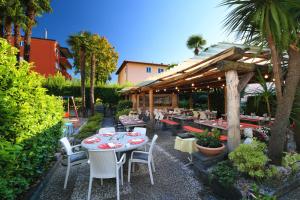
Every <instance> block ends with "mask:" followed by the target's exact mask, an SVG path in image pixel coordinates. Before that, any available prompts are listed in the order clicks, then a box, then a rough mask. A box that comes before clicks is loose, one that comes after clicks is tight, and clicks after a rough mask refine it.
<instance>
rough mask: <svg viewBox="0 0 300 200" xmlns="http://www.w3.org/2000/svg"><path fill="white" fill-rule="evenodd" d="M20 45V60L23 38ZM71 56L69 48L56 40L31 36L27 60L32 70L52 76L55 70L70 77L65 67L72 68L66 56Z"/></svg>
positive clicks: (22, 51)
mask: <svg viewBox="0 0 300 200" xmlns="http://www.w3.org/2000/svg"><path fill="white" fill-rule="evenodd" d="M13 42H14V41H12V43H13ZM20 46H21V47H20V59H21V60H22V59H23V58H24V41H23V38H22V40H21V42H20ZM71 57H72V55H71V53H70V51H69V49H68V48H66V47H61V46H60V45H59V44H58V42H57V41H56V40H51V39H43V38H35V37H32V38H31V45H30V59H29V60H30V62H32V63H33V66H34V67H33V69H32V70H34V71H36V72H38V73H39V74H41V75H43V76H45V77H48V76H53V75H55V74H56V73H57V72H60V73H62V74H63V75H64V76H65V77H66V78H68V79H72V76H71V75H70V74H69V73H68V72H67V69H71V68H72V65H71V64H70V62H69V61H68V58H71Z"/></svg>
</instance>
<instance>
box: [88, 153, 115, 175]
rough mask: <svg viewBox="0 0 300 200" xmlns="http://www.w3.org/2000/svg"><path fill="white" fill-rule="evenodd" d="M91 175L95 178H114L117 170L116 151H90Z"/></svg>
mask: <svg viewBox="0 0 300 200" xmlns="http://www.w3.org/2000/svg"><path fill="white" fill-rule="evenodd" d="M89 160H90V175H91V176H92V177H95V178H114V177H116V174H117V172H116V170H117V157H116V153H115V150H112V151H111V150H109V151H92V150H89Z"/></svg>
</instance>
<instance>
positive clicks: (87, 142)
mask: <svg viewBox="0 0 300 200" xmlns="http://www.w3.org/2000/svg"><path fill="white" fill-rule="evenodd" d="M100 141H101V139H100V138H97V137H90V138H87V139H85V140H84V143H85V144H94V143H97V142H100Z"/></svg>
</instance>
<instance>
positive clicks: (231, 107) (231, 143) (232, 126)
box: [225, 70, 241, 152]
mask: <svg viewBox="0 0 300 200" xmlns="http://www.w3.org/2000/svg"><path fill="white" fill-rule="evenodd" d="M225 77H226V89H227V94H226V95H227V123H228V143H227V144H228V150H229V152H231V151H233V150H234V149H235V148H236V147H238V146H239V144H240V142H241V135H240V92H239V90H238V86H239V78H238V73H237V71H236V70H229V71H227V72H225Z"/></svg>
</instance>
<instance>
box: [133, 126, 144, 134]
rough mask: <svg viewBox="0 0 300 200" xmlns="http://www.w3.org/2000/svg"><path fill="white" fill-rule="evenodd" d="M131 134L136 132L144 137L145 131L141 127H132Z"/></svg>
mask: <svg viewBox="0 0 300 200" xmlns="http://www.w3.org/2000/svg"><path fill="white" fill-rule="evenodd" d="M133 132H138V133H140V134H142V135H146V132H147V129H146V128H142V127H134V129H133Z"/></svg>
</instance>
